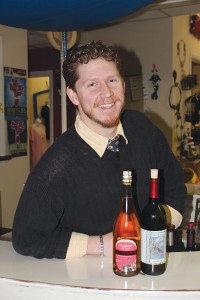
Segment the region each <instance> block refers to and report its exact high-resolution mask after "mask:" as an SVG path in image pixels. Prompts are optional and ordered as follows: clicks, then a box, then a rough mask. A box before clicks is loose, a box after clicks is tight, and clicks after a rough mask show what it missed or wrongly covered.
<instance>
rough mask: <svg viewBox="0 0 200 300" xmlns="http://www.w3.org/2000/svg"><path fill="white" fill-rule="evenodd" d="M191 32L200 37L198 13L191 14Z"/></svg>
mask: <svg viewBox="0 0 200 300" xmlns="http://www.w3.org/2000/svg"><path fill="white" fill-rule="evenodd" d="M190 33H191V34H193V35H194V36H195V37H196V38H197V39H200V17H199V16H198V15H192V16H190Z"/></svg>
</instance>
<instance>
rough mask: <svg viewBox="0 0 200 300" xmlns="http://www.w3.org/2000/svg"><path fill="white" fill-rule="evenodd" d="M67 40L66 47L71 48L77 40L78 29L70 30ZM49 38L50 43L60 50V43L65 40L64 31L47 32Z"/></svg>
mask: <svg viewBox="0 0 200 300" xmlns="http://www.w3.org/2000/svg"><path fill="white" fill-rule="evenodd" d="M66 35H67V41H66V43H67V44H66V45H65V46H66V48H67V49H68V50H69V49H70V48H72V47H73V46H74V45H75V43H76V41H77V31H68V32H67V33H66ZM47 37H48V40H49V42H50V44H51V45H52V46H53V47H54V48H55V49H56V50H60V44H61V41H62V40H63V32H48V33H47Z"/></svg>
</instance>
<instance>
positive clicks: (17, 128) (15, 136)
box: [7, 120, 27, 157]
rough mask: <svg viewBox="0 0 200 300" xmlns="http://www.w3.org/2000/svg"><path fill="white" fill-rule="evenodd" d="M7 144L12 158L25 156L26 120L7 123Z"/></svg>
mask: <svg viewBox="0 0 200 300" xmlns="http://www.w3.org/2000/svg"><path fill="white" fill-rule="evenodd" d="M7 124H8V144H9V148H10V154H11V156H12V157H18V156H26V155H27V126H26V120H20V121H19V120H12V121H7Z"/></svg>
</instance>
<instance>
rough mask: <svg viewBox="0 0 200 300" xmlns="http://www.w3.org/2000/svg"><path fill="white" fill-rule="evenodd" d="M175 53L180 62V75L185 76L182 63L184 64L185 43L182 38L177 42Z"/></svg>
mask: <svg viewBox="0 0 200 300" xmlns="http://www.w3.org/2000/svg"><path fill="white" fill-rule="evenodd" d="M177 55H178V58H179V62H180V67H181V72H182V77H185V72H184V65H185V60H186V45H185V42H184V40H180V41H179V42H178V43H177Z"/></svg>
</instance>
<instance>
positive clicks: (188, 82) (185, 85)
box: [181, 74, 197, 91]
mask: <svg viewBox="0 0 200 300" xmlns="http://www.w3.org/2000/svg"><path fill="white" fill-rule="evenodd" d="M196 85H197V75H195V74H191V75H187V76H185V77H183V78H182V79H181V88H182V90H183V91H188V90H191V89H192V88H193V87H195V86H196Z"/></svg>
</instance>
